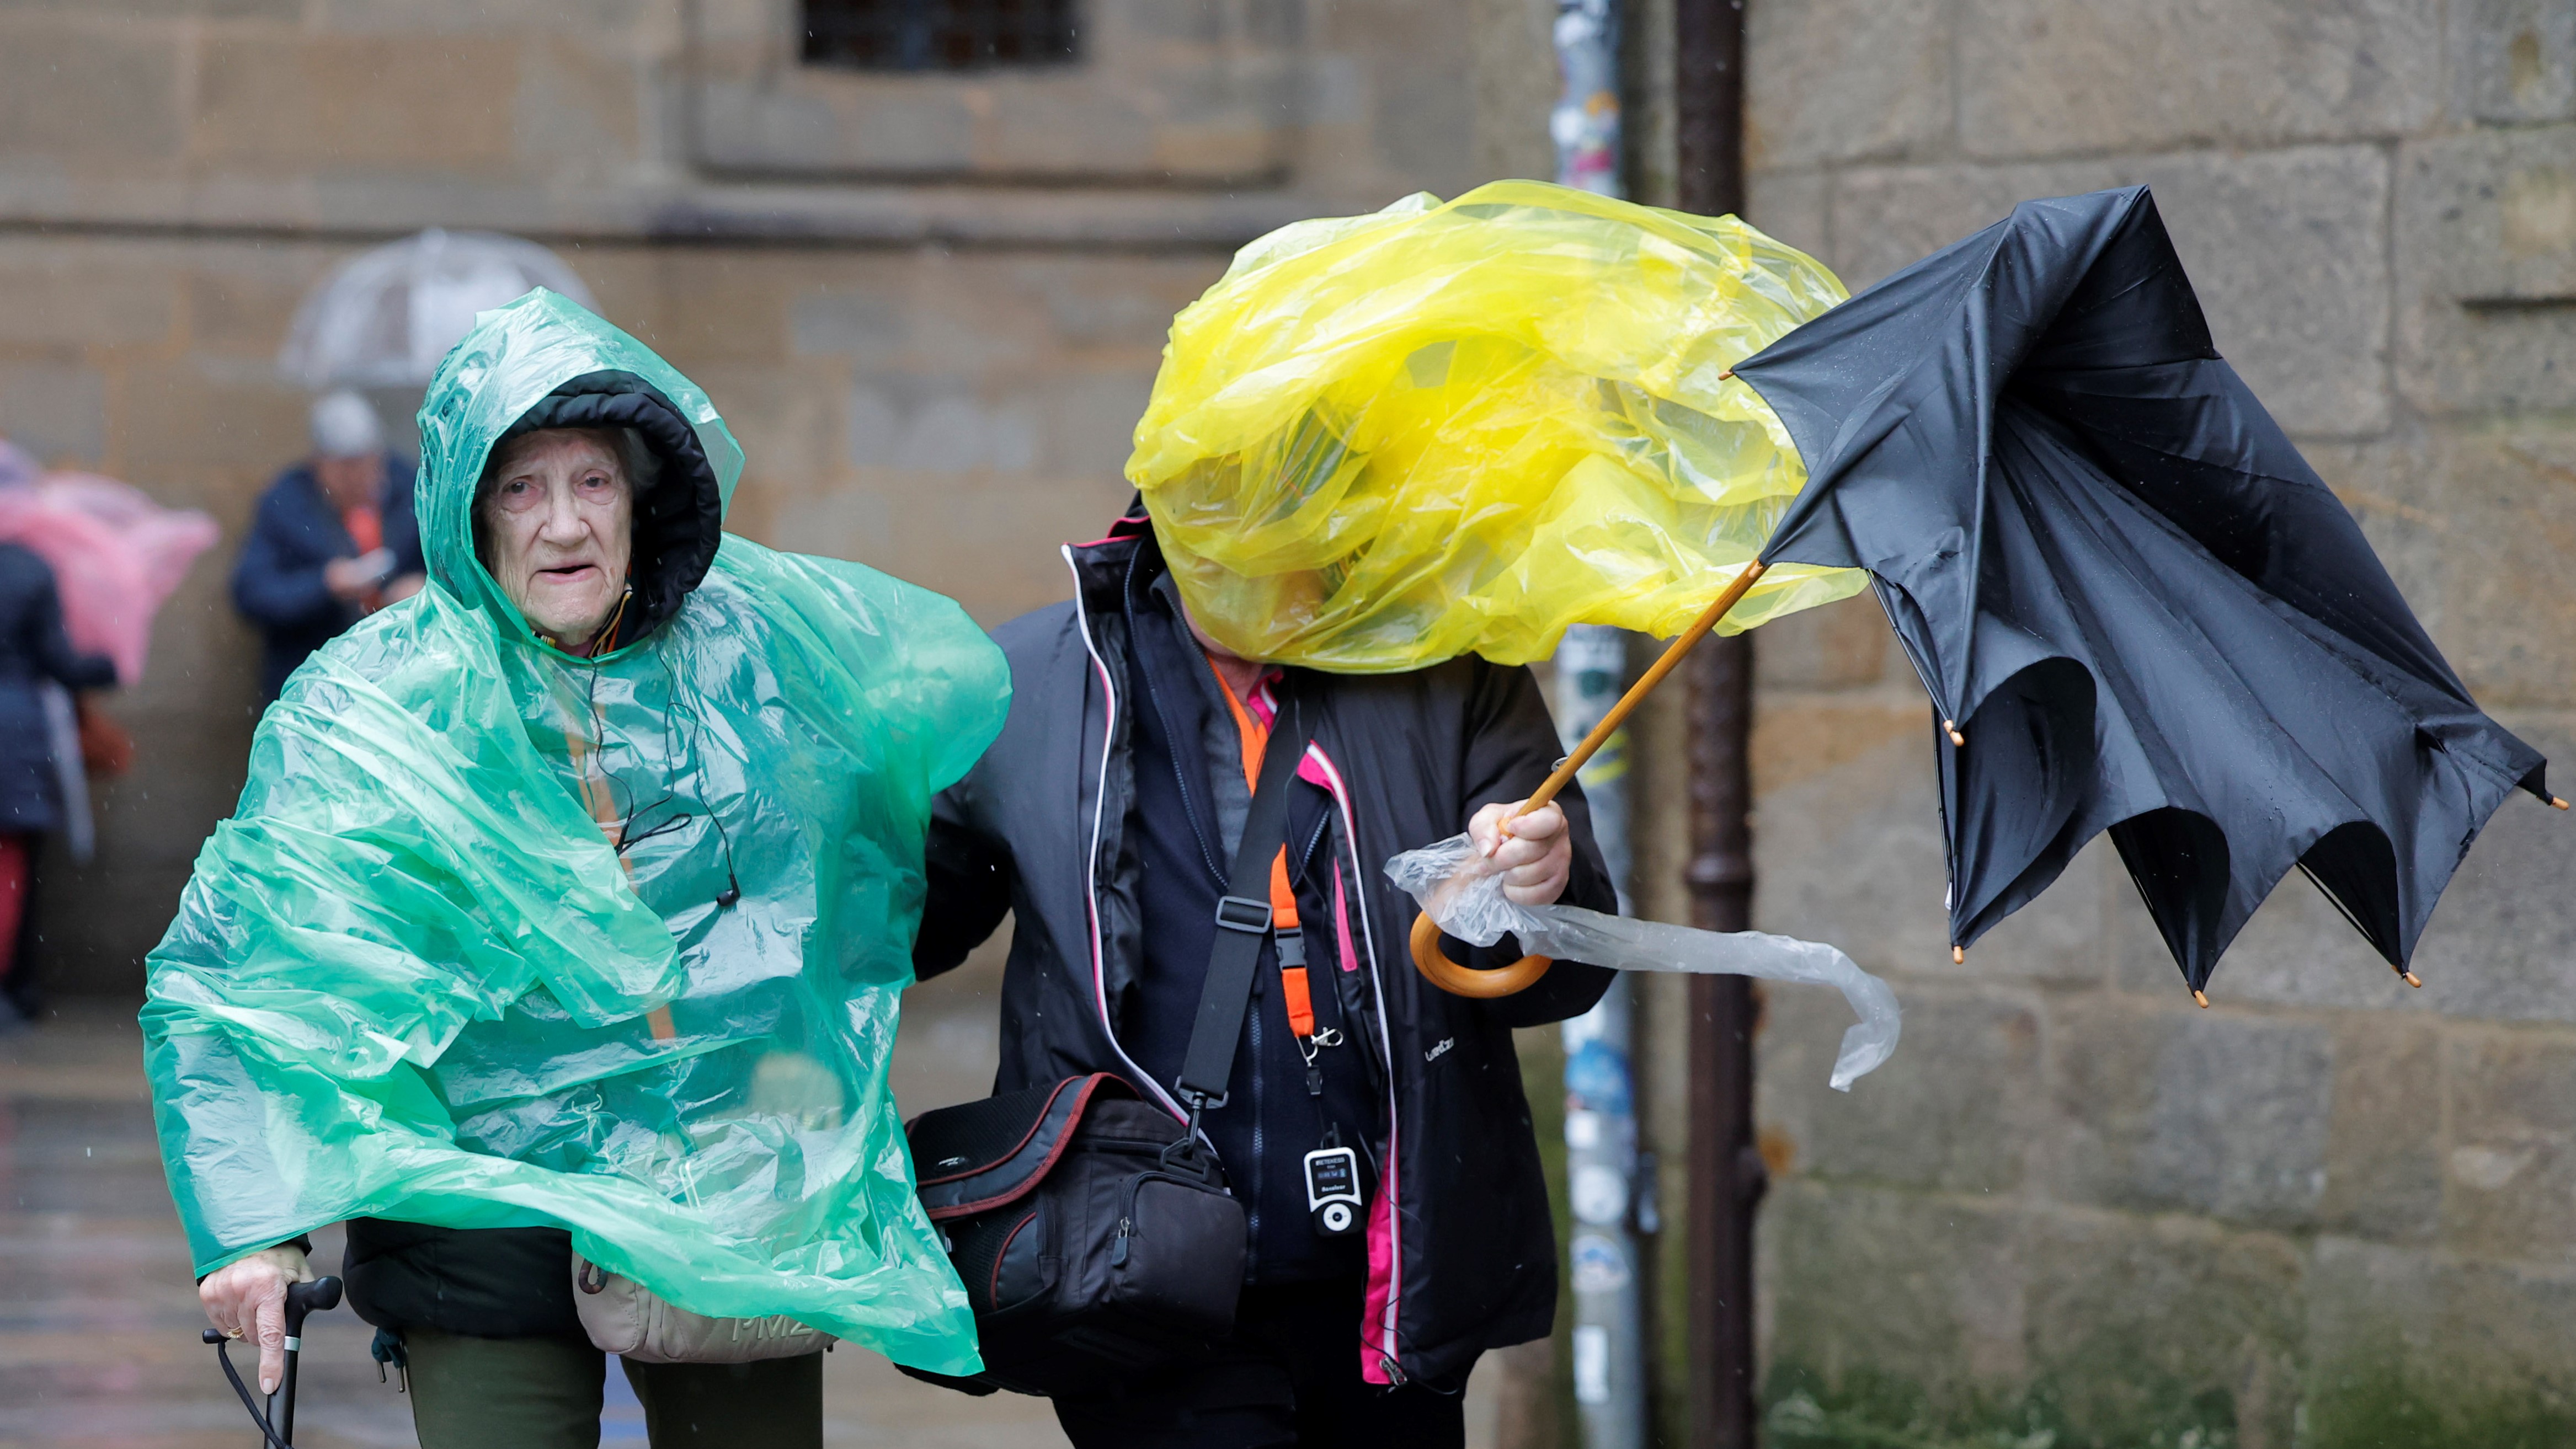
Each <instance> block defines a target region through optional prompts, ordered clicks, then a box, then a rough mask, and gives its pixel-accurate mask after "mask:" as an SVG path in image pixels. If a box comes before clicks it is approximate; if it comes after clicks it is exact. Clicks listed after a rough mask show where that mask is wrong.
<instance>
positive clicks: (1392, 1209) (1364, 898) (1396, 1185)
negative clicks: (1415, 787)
mask: <svg viewBox="0 0 2576 1449" xmlns="http://www.w3.org/2000/svg"><path fill="white" fill-rule="evenodd" d="M1310 752H1311V753H1312V755H1313V756H1314V759H1315V762H1316V764H1317V765H1318V766H1320V767H1321V768H1322V770H1323V772H1324V778H1325V779H1326V780H1327V781H1328V782H1329V788H1328V791H1327V793H1329V794H1330V795H1331V796H1332V797H1333V808H1334V810H1335V811H1336V812H1337V813H1338V814H1339V816H1340V818H1341V822H1342V840H1343V842H1344V845H1345V848H1347V849H1348V850H1349V852H1350V858H1351V867H1352V871H1353V874H1354V884H1356V885H1358V886H1359V887H1360V888H1359V889H1356V890H1353V891H1352V892H1351V895H1352V897H1353V898H1354V903H1355V904H1357V905H1358V906H1359V908H1360V945H1361V948H1362V949H1361V951H1360V955H1361V956H1362V958H1363V959H1365V960H1366V961H1367V962H1368V973H1369V993H1370V995H1371V996H1372V997H1374V998H1375V1000H1376V1002H1377V1013H1376V1014H1377V1044H1378V1057H1379V1060H1380V1061H1381V1062H1383V1063H1384V1064H1385V1080H1386V1162H1385V1163H1384V1164H1383V1165H1382V1166H1381V1168H1380V1171H1379V1176H1378V1190H1379V1191H1380V1192H1383V1193H1385V1194H1386V1197H1387V1214H1386V1249H1387V1285H1386V1319H1385V1321H1384V1322H1383V1323H1377V1324H1369V1325H1364V1326H1365V1327H1367V1328H1369V1329H1371V1330H1374V1332H1375V1334H1376V1338H1375V1339H1374V1342H1373V1346H1374V1347H1375V1348H1376V1349H1377V1351H1378V1363H1379V1365H1380V1366H1381V1367H1383V1368H1384V1369H1385V1370H1386V1376H1387V1378H1388V1379H1389V1380H1391V1381H1393V1382H1395V1383H1397V1384H1401V1383H1403V1382H1404V1380H1405V1372H1404V1369H1403V1367H1402V1365H1401V1363H1400V1361H1399V1359H1400V1354H1399V1350H1398V1347H1397V1341H1396V1323H1397V1318H1398V1315H1399V1313H1400V1311H1401V1305H1402V1304H1403V1302H1404V1213H1403V1210H1402V1197H1401V1189H1402V1184H1403V1166H1404V1160H1403V1144H1402V1134H1403V1130H1404V1124H1403V1119H1402V1115H1401V1113H1400V1112H1399V1111H1398V1108H1397V1101H1396V1081H1395V1043H1394V1041H1393V1039H1392V1037H1391V1036H1390V1035H1389V1027H1388V1026H1387V1004H1386V982H1385V979H1384V978H1383V976H1382V975H1381V974H1380V971H1379V968H1378V956H1377V931H1376V928H1375V926H1374V925H1373V924H1372V923H1371V921H1370V919H1369V906H1368V891H1367V888H1366V884H1367V877H1365V876H1360V875H1358V874H1357V872H1358V869H1359V859H1360V832H1359V822H1358V821H1357V820H1356V819H1354V818H1353V816H1352V815H1351V807H1350V790H1349V787H1348V786H1347V785H1346V784H1345V783H1344V782H1343V780H1342V772H1341V770H1340V769H1339V768H1337V767H1336V766H1335V765H1334V764H1333V759H1332V756H1330V755H1327V754H1325V753H1324V751H1323V747H1322V746H1320V745H1317V746H1313V747H1311V751H1310ZM1363 1341H1369V1340H1363Z"/></svg>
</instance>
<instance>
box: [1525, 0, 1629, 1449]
mask: <svg viewBox="0 0 2576 1449" xmlns="http://www.w3.org/2000/svg"><path fill="white" fill-rule="evenodd" d="M1555 39H1556V59H1557V71H1558V74H1559V75H1560V76H1561V77H1562V78H1563V80H1564V89H1563V92H1562V94H1560V95H1559V97H1558V98H1557V102H1556V106H1555V109H1554V110H1552V111H1551V112H1550V113H1549V115H1548V132H1549V135H1550V136H1551V137H1552V138H1553V139H1554V140H1555V142H1556V155H1557V162H1556V179H1557V180H1558V181H1559V182H1561V183H1563V184H1565V185H1567V186H1576V187H1581V188H1582V189H1584V190H1586V191H1594V192H1599V193H1601V194H1602V195H1605V196H1618V195H1621V194H1622V192H1623V188H1622V187H1621V186H1620V184H1619V156H1620V128H1619V12H1618V9H1617V0H1560V6H1559V9H1558V10H1557V16H1556V27H1555ZM1627 660H1628V641H1627V636H1626V634H1625V633H1623V632H1622V631H1620V630H1617V629H1611V628H1604V627H1602V626H1599V625H1592V624H1578V625H1576V626H1574V627H1573V628H1572V629H1570V630H1568V631H1567V632H1566V636H1565V642H1564V644H1563V645H1562V646H1560V647H1559V648H1558V649H1557V651H1556V670H1557V673H1556V679H1557V719H1558V721H1559V726H1558V727H1559V728H1560V729H1561V730H1563V731H1564V734H1565V739H1566V741H1567V747H1568V748H1572V743H1573V742H1574V741H1576V740H1579V739H1581V738H1582V737H1583V736H1584V735H1586V734H1588V733H1590V731H1591V729H1592V726H1593V725H1594V724H1596V723H1598V722H1599V721H1600V719H1601V717H1602V716H1603V715H1604V714H1607V713H1609V711H1610V707H1611V705H1612V704H1614V703H1615V702H1616V701H1617V700H1618V698H1619V690H1620V687H1621V686H1622V685H1624V684H1625V683H1626V682H1627V673H1628V671H1627ZM1627 773H1628V735H1627V732H1626V731H1624V730H1622V731H1620V732H1619V733H1618V734H1615V735H1613V736H1611V738H1610V742H1609V743H1608V744H1607V745H1605V746H1604V747H1603V748H1602V750H1601V752H1600V753H1599V754H1596V755H1594V756H1593V757H1592V760H1591V763H1589V764H1587V765H1586V766H1585V767H1584V769H1583V773H1582V775H1581V776H1580V778H1581V780H1582V782H1583V794H1584V798H1585V800H1586V801H1588V802H1589V803H1590V804H1591V807H1592V826H1593V833H1594V835H1595V836H1596V837H1597V838H1598V839H1599V841H1600V843H1601V853H1602V856H1603V857H1604V859H1605V861H1606V863H1607V864H1608V866H1609V868H1610V880H1611V883H1612V884H1613V885H1614V886H1616V887H1617V889H1618V892H1619V907H1620V909H1621V911H1622V912H1624V911H1626V909H1627V906H1628V860H1629V844H1628V798H1627V796H1628V786H1627V780H1626V778H1625V777H1626V775H1627ZM1629 1002H1630V998H1629V991H1628V981H1627V978H1626V977H1624V976H1619V977H1614V978H1613V979H1612V981H1611V983H1610V989H1609V990H1608V991H1607V992H1605V993H1603V995H1602V997H1601V1000H1600V1003H1599V1004H1598V1005H1596V1006H1594V1007H1593V1008H1592V1009H1591V1010H1590V1011H1588V1012H1585V1013H1584V1014H1583V1015H1581V1016H1578V1017H1575V1018H1574V1019H1572V1020H1570V1021H1568V1022H1566V1023H1565V1025H1564V1026H1563V1027H1562V1028H1561V1031H1562V1033H1563V1038H1564V1042H1565V1163H1566V1186H1567V1196H1568V1198H1569V1199H1570V1201H1571V1204H1572V1207H1573V1209H1574V1224H1575V1225H1574V1240H1573V1242H1572V1243H1570V1244H1568V1256H1569V1258H1570V1260H1571V1263H1572V1273H1571V1277H1572V1280H1573V1281H1572V1284H1571V1286H1572V1288H1573V1290H1574V1343H1573V1357H1574V1402H1575V1409H1576V1412H1577V1415H1578V1417H1579V1418H1580V1420H1581V1424H1582V1437H1583V1444H1584V1446H1585V1449H1645V1443H1646V1331H1645V1314H1644V1311H1643V1307H1642V1299H1641V1297H1640V1291H1641V1289H1642V1287H1643V1279H1644V1261H1643V1255H1642V1254H1640V1252H1639V1251H1638V1246H1637V1233H1638V1230H1639V1229H1640V1228H1643V1229H1644V1230H1646V1231H1649V1232H1651V1231H1653V1229H1654V1227H1655V1224H1654V1223H1653V1222H1652V1221H1646V1222H1640V1221H1639V1220H1638V1218H1639V1215H1640V1214H1641V1213H1643V1214H1649V1215H1650V1214H1652V1212H1653V1211H1654V1208H1653V1198H1652V1195H1651V1194H1649V1193H1640V1192H1639V1191H1638V1190H1637V1177H1638V1167H1639V1158H1638V1155H1637V1111H1636V1091H1635V1080H1634V1074H1633V1073H1632V1072H1631V1070H1630V1066H1629V1056H1628V1052H1629V1041H1630V1025H1629V1023H1630V1010H1629Z"/></svg>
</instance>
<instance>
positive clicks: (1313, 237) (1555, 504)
mask: <svg viewBox="0 0 2576 1449" xmlns="http://www.w3.org/2000/svg"><path fill="white" fill-rule="evenodd" d="M1845 295H1846V294H1845V292H1844V290H1843V286H1842V283H1841V282H1839V281H1837V280H1836V279H1835V277H1834V275H1833V273H1832V272H1830V271H1828V270H1826V269H1825V267H1824V265H1823V264H1822V263H1820V262H1818V261H1816V260H1815V259H1814V258H1813V257H1809V256H1807V255H1805V254H1804V253H1802V252H1799V251H1797V250H1795V249H1793V248H1790V247H1787V246H1783V245H1781V244H1780V243H1779V242H1776V241H1773V240H1772V239H1771V238H1769V237H1767V236H1764V235H1763V234H1762V233H1761V232H1759V231H1756V230H1754V229H1753V228H1752V227H1750V226H1747V225H1745V224H1744V223H1743V222H1740V221H1738V220H1736V219H1735V218H1733V217H1717V218H1713V219H1712V218H1709V217H1700V216H1689V215H1685V214H1684V213H1681V212H1676V211H1663V210H1658V209H1655V208H1652V207H1644V206H1637V205H1634V204H1632V203H1628V202H1623V201H1614V200H1611V199H1609V198H1606V197H1601V196H1595V195H1592V194H1590V193H1588V192H1582V191H1576V190H1572V189H1570V188H1567V187H1561V186H1552V185H1548V184H1546V183H1543V182H1535V181H1500V182H1495V183H1493V184H1491V185H1488V186H1482V187H1478V188H1477V189H1476V190H1474V191H1471V192H1468V193H1467V194H1466V195H1464V196H1461V197H1459V198H1458V199H1457V200H1455V201H1452V202H1448V203H1446V204H1443V203H1441V202H1440V201H1438V200H1437V199H1436V198H1433V197H1431V196H1428V195H1419V194H1417V195H1414V196H1410V197H1407V198H1405V199H1404V200H1402V201H1399V202H1397V203H1396V204H1394V205H1393V206H1390V207H1388V208H1387V209H1386V210H1384V211H1381V212H1378V213H1376V214H1375V215H1372V216H1358V217H1332V218H1326V219H1321V220H1316V221H1306V222H1299V223H1297V224H1296V225H1293V226H1288V227H1283V228H1281V229H1280V230H1278V231H1275V232H1273V233H1271V234H1270V235H1268V236H1266V237H1263V238H1262V239H1261V240H1259V241H1257V242H1254V243H1253V244H1252V245H1250V246H1248V247H1246V248H1244V249H1243V250H1242V251H1241V252H1240V253H1238V254H1237V255H1236V257H1235V261H1234V266H1233V267H1232V268H1231V269H1230V270H1228V271H1227V273H1226V274H1225V276H1224V277H1223V278H1222V279H1221V280H1220V281H1218V283H1217V284H1216V285H1215V286H1214V287H1212V288H1210V289H1209V291H1208V293H1207V295H1206V296H1204V297H1201V298H1200V299H1199V300H1198V301H1197V302H1195V303H1192V304H1191V305H1190V306H1189V307H1188V308H1187V309H1185V310H1184V311H1183V312H1182V313H1181V314H1180V316H1178V317H1177V318H1175V319H1173V323H1172V336H1171V342H1170V344H1169V345H1168V346H1167V347H1166V348H1165V349H1164V353H1163V368H1162V372H1161V374H1160V375H1159V376H1158V377H1157V378H1156V379H1155V382H1154V394H1153V399H1152V401H1151V402H1150V403H1149V404H1148V405H1147V407H1146V410H1145V416H1144V419H1143V421H1141V422H1140V423H1138V424H1137V426H1136V451H1135V454H1134V456H1133V457H1131V458H1130V459H1129V461H1128V464H1127V476H1128V478H1129V479H1130V481H1132V482H1134V483H1135V485H1136V486H1137V487H1138V488H1139V489H1140V490H1142V491H1143V493H1144V495H1145V499H1146V504H1147V507H1148V508H1149V509H1150V511H1151V512H1152V513H1153V516H1154V530H1155V533H1156V535H1157V536H1158V537H1159V538H1160V540H1161V542H1162V547H1163V551H1164V554H1165V556H1166V557H1167V558H1168V559H1169V561H1170V564H1171V567H1172V569H1173V572H1174V573H1175V574H1176V575H1177V576H1178V578H1179V581H1180V585H1181V592H1182V595H1183V597H1184V598H1185V599H1186V600H1187V601H1188V603H1189V606H1190V611H1191V613H1192V614H1193V615H1194V616H1196V618H1197V619H1198V621H1199V623H1200V625H1201V626H1202V627H1203V628H1205V629H1206V630H1207V631H1208V633H1209V634H1210V635H1211V636H1213V637H1214V638H1215V639H1216V640H1217V641H1218V642H1219V643H1221V644H1224V645H1225V646H1226V647H1227V648H1229V649H1233V650H1235V651H1236V652H1238V653H1240V654H1243V655H1245V656H1247V657H1250V658H1256V659H1270V660H1277V661H1280V662H1283V663H1291V664H1302V665H1306V666H1309V667H1312V668H1317V669H1329V670H1337V671H1343V672H1350V673H1381V672H1388V671H1395V670H1405V669H1414V668H1419V667H1421V666H1423V665H1425V664H1429V663H1432V662H1435V661H1437V660H1441V659H1448V658H1452V657H1455V656H1457V655H1461V654H1470V653H1473V654H1482V655H1484V656H1485V657H1487V658H1489V659H1492V660H1495V661H1497V662H1500V663H1505V664H1517V663H1525V662H1527V661H1530V660H1533V659H1541V658H1545V657H1546V656H1548V655H1549V654H1551V653H1553V652H1554V651H1555V649H1556V644H1557V640H1558V639H1559V638H1560V637H1561V636H1562V635H1563V634H1564V632H1565V628H1566V626H1567V625H1569V624H1581V623H1590V624H1615V625H1619V626H1621V627H1623V628H1628V629H1636V630H1642V631H1644V632H1646V633H1649V634H1655V635H1663V636H1669V635H1673V634H1677V633H1679V632H1681V630H1682V629H1683V628H1684V627H1685V626H1687V625H1688V624H1689V623H1690V621H1691V620H1692V619H1693V618H1695V617H1697V616H1698V615H1699V613H1700V611H1701V610H1702V609H1704V608H1706V607H1707V606H1708V604H1709V602H1710V601H1711V600H1712V599H1713V598H1715V596H1716V595H1717V593H1718V592H1719V591H1720V590H1721V589H1723V588H1724V587H1725V586H1726V584H1727V583H1728V582H1729V581H1731V580H1732V579H1733V578H1734V577H1735V575H1736V573H1737V572H1738V571H1739V570H1740V569H1742V568H1743V567H1744V566H1745V565H1746V564H1747V563H1749V562H1751V561H1752V559H1753V557H1754V555H1755V554H1756V553H1757V552H1758V551H1759V550H1760V548H1761V546H1762V544H1763V541H1764V540H1765V539H1766V538H1768V537H1769V536H1770V533H1771V528H1772V525H1773V523H1775V522H1776V521H1777V520H1778V519H1779V517H1780V515H1781V513H1782V511H1783V510H1784V509H1786V507H1787V506H1788V503H1789V500H1790V499H1791V498H1793V497H1795V496H1796V495H1797V492H1798V490H1799V488H1800V487H1802V486H1803V485H1804V484H1805V482H1806V470H1805V468H1804V466H1803V465H1802V464H1801V463H1800V462H1799V460H1798V454H1797V451H1796V450H1795V448H1793V447H1792V446H1791V444H1790V441H1789V436H1788V434H1787V433H1786V432H1785V431H1783V430H1782V428H1781V426H1780V423H1779V420H1778V419H1777V418H1775V417H1773V416H1772V414H1771V410H1770V408H1768V407H1767V406H1765V405H1764V404H1763V402H1762V399H1761V398H1760V397H1758V396H1757V395H1755V393H1754V392H1753V390H1752V389H1751V388H1750V387H1747V386H1746V385H1745V384H1743V383H1742V382H1739V381H1736V380H1735V379H1733V378H1731V377H1728V376H1727V375H1726V373H1727V369H1729V368H1730V367H1732V366H1734V365H1735V364H1736V363H1737V362H1740V361H1742V360H1743V359H1745V358H1747V357H1750V356H1751V355H1753V354H1754V353H1756V352H1758V351H1760V350H1761V349H1762V348H1764V347H1766V346H1768V345H1770V344H1771V343H1772V342H1773V341H1775V340H1777V339H1778V338H1779V337H1781V336H1782V335H1783V334H1785V333H1787V332H1789V331H1790V330H1791V329H1792V328H1795V327H1797V326H1798V325H1799V324H1800V323H1802V322H1805V321H1807V320H1808V319H1810V318H1812V317H1815V316H1816V315H1818V314H1819V313H1822V312H1824V311H1825V310H1826V309H1828V308H1830V307H1832V306H1834V305H1835V304H1836V303H1838V302H1840V301H1842V300H1843V298H1844V296H1845ZM1863 582H1864V576H1863V575H1862V574H1861V573H1860V572H1858V571H1857V570H1849V569H1822V568H1813V567H1809V566H1805V565H1798V564H1783V565H1779V566H1777V567H1775V568H1773V569H1772V570H1771V571H1770V572H1769V573H1767V574H1765V575H1764V576H1763V578H1762V580H1761V582H1760V583H1758V584H1757V585H1755V587H1754V588H1753V590H1752V591H1751V592H1750V593H1749V594H1748V595H1747V596H1746V597H1745V599H1744V601H1743V602H1741V603H1739V604H1738V605H1737V606H1736V607H1735V609H1734V611H1733V612H1732V613H1731V614H1730V615H1729V616H1728V618H1727V621H1726V623H1725V624H1724V625H1723V626H1721V627H1722V630H1723V631H1724V632H1727V633H1734V632H1737V631H1740V630H1743V629H1749V628H1752V627H1753V626H1755V625H1757V624H1760V623H1763V622H1764V621H1766V620H1769V619H1774V618H1777V617H1779V616H1780V615H1782V614H1787V613H1792V612H1795V611H1796V610H1799V609H1804V608H1809V607H1812V606H1814V605H1817V604H1822V603H1828V602H1831V601H1832V600H1835V599H1839V598H1844V597H1847V596H1849V595H1851V594H1854V593H1857V592H1859V590H1860V587H1861V585H1862V583H1863Z"/></svg>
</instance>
